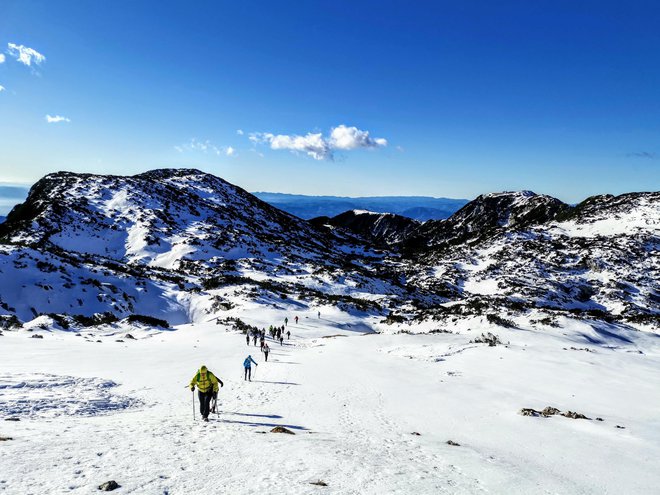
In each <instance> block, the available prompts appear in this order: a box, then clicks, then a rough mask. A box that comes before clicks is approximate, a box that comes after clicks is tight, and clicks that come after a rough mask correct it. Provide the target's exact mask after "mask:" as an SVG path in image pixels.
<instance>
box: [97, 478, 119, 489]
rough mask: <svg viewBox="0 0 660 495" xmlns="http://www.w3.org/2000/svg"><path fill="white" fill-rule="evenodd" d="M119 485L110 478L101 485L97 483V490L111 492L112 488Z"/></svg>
mask: <svg viewBox="0 0 660 495" xmlns="http://www.w3.org/2000/svg"><path fill="white" fill-rule="evenodd" d="M120 486H121V485H119V484H118V483H117V482H116V481H115V480H110V481H106V482H105V483H103V484H102V485H99V490H101V491H102V492H111V491H112V490H116V489H117V488H119V487H120Z"/></svg>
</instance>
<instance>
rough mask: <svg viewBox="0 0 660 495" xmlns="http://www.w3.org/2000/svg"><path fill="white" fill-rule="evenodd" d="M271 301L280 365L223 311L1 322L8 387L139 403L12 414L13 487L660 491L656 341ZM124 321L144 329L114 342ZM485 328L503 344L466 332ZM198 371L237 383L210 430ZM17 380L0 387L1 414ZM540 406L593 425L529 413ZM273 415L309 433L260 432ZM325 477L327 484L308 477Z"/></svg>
mask: <svg viewBox="0 0 660 495" xmlns="http://www.w3.org/2000/svg"><path fill="white" fill-rule="evenodd" d="M261 309H262V310H261V311H257V308H256V307H255V308H253V309H251V308H249V307H248V308H247V309H246V311H245V314H243V315H242V316H241V317H242V318H243V319H244V320H245V321H246V322H247V323H251V324H258V325H259V326H260V327H261V326H266V327H267V326H268V324H277V325H280V324H283V319H284V316H288V318H289V326H288V329H290V330H291V331H292V339H291V341H285V345H284V346H280V345H279V343H275V342H269V345H270V347H271V355H270V357H269V361H268V363H264V362H263V361H264V360H263V357H262V355H261V353H260V352H259V349H258V347H254V346H252V345H250V346H246V343H245V337H244V335H242V334H239V333H235V332H227V331H226V328H225V327H224V325H216V324H215V322H214V321H211V322H208V323H205V324H197V325H185V326H181V327H178V328H177V330H176V331H163V332H158V331H144V330H142V331H140V330H136V329H135V328H130V329H126V330H123V329H116V330H115V335H112V332H110V331H99V332H97V333H96V334H95V337H94V340H92V341H91V342H88V341H86V340H85V339H84V338H82V337H76V336H75V335H74V334H73V333H70V332H46V331H42V330H38V329H35V330H34V332H27V331H18V332H5V335H4V336H2V337H0V339H1V340H0V346H1V347H0V376H1V377H2V380H1V381H0V383H3V384H4V383H12V384H16V383H18V382H19V381H24V382H26V383H35V384H38V383H42V384H44V385H46V386H44V387H32V388H31V392H30V395H29V396H28V398H29V399H30V401H38V399H39V396H38V395H32V394H33V393H34V392H35V391H39V390H42V391H43V392H44V394H45V395H43V396H42V398H48V397H50V396H52V394H53V393H54V392H53V391H54V390H57V389H58V386H48V385H49V384H50V385H53V384H55V385H57V384H59V383H68V384H69V385H68V386H70V388H68V389H67V390H66V394H65V395H69V396H71V397H72V398H74V399H76V400H77V401H78V403H79V404H83V403H85V402H92V403H93V402H94V400H95V396H94V394H91V393H90V389H91V390H95V389H99V390H105V391H108V392H109V393H111V394H114V395H116V397H128V398H130V399H131V400H132V401H135V403H137V402H140V403H141V404H142V405H135V403H133V404H132V405H135V407H129V408H126V409H124V410H122V411H121V412H113V411H99V412H105V414H98V415H91V416H89V415H87V416H85V415H83V413H81V412H79V411H78V410H67V411H66V414H60V415H59V416H57V417H53V416H52V415H50V414H49V413H48V412H47V411H39V410H33V411H32V412H31V413H29V414H25V415H21V416H20V417H21V421H20V422H5V421H2V422H0V436H9V437H13V440H11V441H6V442H2V443H0V493H7V494H13V493H17V494H24V493H98V491H97V489H96V487H97V486H98V485H99V484H101V483H102V482H104V481H107V480H109V479H115V480H116V481H117V482H118V483H119V484H120V485H122V488H120V489H119V490H117V491H116V492H115V493H120V494H121V493H155V494H164V493H168V494H179V493H183V494H185V493H231V494H243V493H245V494H247V493H259V492H261V491H266V492H268V493H272V494H275V493H296V494H299V493H300V494H307V493H309V494H316V493H333V494H334V493H340V494H362V493H373V494H376V493H400V494H409V493H424V494H426V493H428V494H437V493H448V494H449V493H451V494H456V493H465V494H467V493H470V494H471V493H507V494H516V493H521V494H522V493H580V494H587V493H589V494H591V493H593V494H608V493H611V494H620V493H635V494H645V493H649V494H650V493H657V491H656V489H657V486H658V483H659V482H660V469H658V467H659V461H658V459H660V428H659V427H660V422H659V421H658V419H657V418H658V415H657V411H658V410H659V409H660V397H659V396H658V394H657V373H658V370H659V369H660V348H659V347H658V337H657V336H656V335H653V334H645V333H642V332H631V334H630V335H628V336H626V338H628V340H629V342H626V341H624V340H622V339H621V338H618V337H617V336H616V334H614V333H612V334H611V335H608V334H607V332H605V330H606V329H600V332H598V331H596V330H592V333H589V329H588V328H586V326H585V325H584V324H571V323H570V322H564V323H565V324H564V326H563V327H562V328H552V329H550V328H548V329H547V330H543V331H539V330H508V329H504V328H496V327H493V326H486V325H485V324H482V325H481V326H479V325H480V324H479V322H478V321H477V320H475V321H472V322H470V324H469V327H468V326H467V325H466V324H464V326H462V327H456V328H453V329H452V330H454V331H455V332H459V333H453V334H437V335H406V334H398V335H382V334H368V335H364V334H361V333H358V332H355V331H354V330H355V328H361V329H362V328H363V327H360V320H359V319H356V318H355V317H350V316H348V315H345V314H342V313H340V312H338V311H337V312H334V313H331V312H330V310H329V308H328V309H325V308H324V310H322V318H321V319H318V318H316V313H315V312H314V313H313V314H310V313H309V312H300V313H298V314H299V316H300V317H301V319H300V322H299V324H298V325H295V323H294V322H293V317H294V316H295V315H296V313H295V312H292V311H288V312H286V313H285V312H283V311H281V310H277V309H276V308H272V309H267V310H265V309H263V307H262V308H261ZM250 317H252V319H253V321H249V318H250ZM362 324H363V325H364V326H365V327H366V325H365V324H364V322H362ZM349 326H350V327H349ZM468 328H470V330H469V331H468ZM126 331H130V333H131V334H133V335H134V336H135V337H137V338H138V340H135V341H133V340H125V342H123V343H122V342H115V340H116V339H118V338H120V336H123V334H124V333H126ZM486 331H493V332H494V333H496V334H497V335H498V336H499V337H500V339H501V340H502V341H503V342H504V343H505V344H506V343H508V345H506V346H505V345H500V346H496V347H488V346H487V345H485V344H471V343H470V342H469V341H470V340H471V339H474V338H475V337H476V336H478V335H479V334H480V333H481V332H486ZM35 332H38V333H40V334H42V335H44V338H43V339H31V338H29V336H30V334H32V333H35ZM596 336H597V337H599V339H600V340H599V341H598V343H594V340H595V337H596ZM97 337H98V340H101V341H102V342H101V343H98V342H96V341H95V340H97ZM269 340H270V339H269ZM571 347H575V349H579V350H573V349H571ZM585 348H586V349H589V350H590V351H591V352H590V351H588V350H584V349H585ZM564 349H566V350H564ZM640 350H642V352H643V353H642V354H640V353H639V351H640ZM248 353H249V354H252V356H253V357H254V358H255V360H257V362H258V363H259V367H258V368H256V377H254V379H253V382H252V383H248V382H245V381H244V380H243V376H242V361H243V359H244V358H245V356H246V355H247V354H248ZM201 364H206V365H207V366H208V367H209V368H210V369H211V370H212V371H213V372H214V373H216V374H217V375H218V376H219V377H220V378H221V379H222V380H223V381H224V383H225V387H224V388H223V389H221V391H220V394H219V405H220V414H219V416H216V415H212V417H211V418H210V419H211V420H210V422H209V423H207V424H205V423H202V422H201V421H199V419H198V418H199V415H198V414H197V415H196V417H197V419H196V420H194V421H193V414H192V403H191V395H192V394H191V393H190V391H189V390H188V389H187V388H186V387H187V384H188V382H189V381H190V379H191V377H192V376H193V375H194V373H195V372H196V370H197V369H198V367H199V366H200V365H201ZM43 374H46V375H47V376H44V375H43ZM72 377H75V378H72ZM71 380H73V382H72V381H71ZM76 380H78V381H79V382H76ZM110 381H112V382H115V383H117V384H119V385H118V386H117V387H106V386H105V384H107V383H109V382H110ZM75 383H79V384H80V385H79V386H77V385H76V384H75ZM90 384H96V385H97V386H96V387H90ZM22 392H23V391H21V389H20V388H14V387H5V388H0V412H2V414H3V415H6V414H7V410H6V409H3V408H4V407H6V404H7V403H8V402H9V401H11V400H15V399H16V398H17V397H21V396H22ZM49 394H51V395H49ZM39 400H40V399H39ZM195 405H196V407H197V406H198V404H197V401H195ZM545 406H555V407H557V408H559V409H561V410H562V411H566V410H572V411H577V412H581V413H583V414H585V415H587V416H589V417H591V418H594V419H593V420H592V421H588V420H573V419H568V418H564V417H561V416H553V417H550V418H535V417H524V416H521V415H520V414H519V413H518V412H519V410H520V409H521V408H524V407H532V408H535V409H542V408H544V407H545ZM19 412H20V411H19ZM596 417H602V418H603V419H604V421H602V422H601V421H596V420H595V418H596ZM277 425H283V426H285V427H287V428H289V429H291V430H292V431H294V432H295V433H296V435H295V436H294V435H283V434H272V433H266V432H269V431H270V429H272V428H273V427H274V426H277ZM616 425H620V426H624V427H625V429H619V428H616ZM413 432H418V433H420V435H419V436H417V435H414V434H413ZM447 440H453V441H455V442H458V443H459V444H460V446H450V445H447V443H446V442H447ZM319 479H320V480H323V481H325V482H326V483H328V486H327V487H319V486H315V485H311V484H310V482H313V481H317V480H319Z"/></svg>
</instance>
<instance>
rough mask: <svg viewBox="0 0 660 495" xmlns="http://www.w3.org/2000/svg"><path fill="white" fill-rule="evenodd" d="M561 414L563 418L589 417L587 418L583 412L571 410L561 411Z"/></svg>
mask: <svg viewBox="0 0 660 495" xmlns="http://www.w3.org/2000/svg"><path fill="white" fill-rule="evenodd" d="M561 415H562V416H564V417H565V418H571V419H591V418H587V417H586V416H585V415H584V414H580V413H578V412H573V411H566V412H563V413H561Z"/></svg>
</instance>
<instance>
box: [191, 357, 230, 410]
mask: <svg viewBox="0 0 660 495" xmlns="http://www.w3.org/2000/svg"><path fill="white" fill-rule="evenodd" d="M218 384H220V386H221V387H224V386H225V384H224V383H222V380H220V379H219V378H218V377H216V376H215V375H214V374H213V373H211V372H210V371H209V370H208V368H207V367H206V366H202V367H201V368H200V369H199V371H198V372H197V373H196V374H195V376H193V378H192V380H190V390H193V391H194V390H195V387H197V394H198V396H199V412H200V413H201V414H202V419H203V420H204V421H208V420H209V412H210V409H211V399H216V401H217V398H218V390H219V388H218Z"/></svg>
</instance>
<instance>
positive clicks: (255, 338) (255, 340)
mask: <svg viewBox="0 0 660 495" xmlns="http://www.w3.org/2000/svg"><path fill="white" fill-rule="evenodd" d="M253 337H254V345H255V346H256V345H257V334H256V333H255V334H254V335H253Z"/></svg>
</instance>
